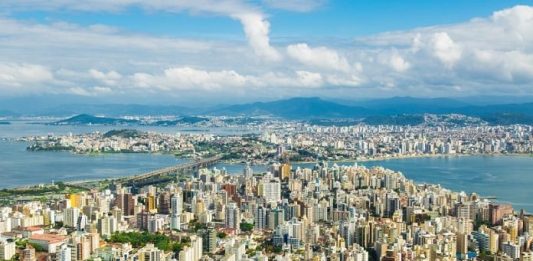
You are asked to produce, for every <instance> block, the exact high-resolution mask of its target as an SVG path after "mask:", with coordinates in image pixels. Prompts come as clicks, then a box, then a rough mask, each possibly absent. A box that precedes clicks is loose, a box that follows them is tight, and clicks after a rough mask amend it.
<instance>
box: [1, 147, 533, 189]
mask: <svg viewBox="0 0 533 261" xmlns="http://www.w3.org/2000/svg"><path fill="white" fill-rule="evenodd" d="M43 152H47V151H43ZM106 154H122V153H90V154H76V155H85V156H88V157H91V156H105V155H106ZM126 154H151V155H166V156H169V155H172V154H171V153H126ZM462 157H531V158H533V153H508V154H502V153H498V154H485V153H476V154H427V155H426V154H422V155H408V156H407V155H406V156H396V157H376V158H364V159H344V160H331V161H326V162H328V163H359V162H361V163H363V162H376V161H389V160H391V161H394V160H405V159H423V158H435V159H439V158H462ZM176 158H178V159H190V157H176ZM319 162H322V161H318V160H317V161H291V162H290V163H291V165H298V164H313V163H319ZM219 163H221V164H235V165H239V164H246V163H245V162H243V161H231V160H230V161H219ZM268 164H271V162H263V163H259V164H250V166H266V165H268ZM172 166H174V165H172ZM166 167H170V166H166ZM160 168H165V167H160ZM160 168H157V169H160ZM393 171H397V170H393ZM142 174H143V173H136V174H131V175H124V176H120V177H111V178H95V179H85V180H77V179H75V180H54V182H63V183H65V184H71V185H78V184H84V183H93V182H102V181H106V180H107V181H114V180H120V179H123V178H128V177H134V176H137V175H142ZM233 174H235V173H233ZM50 184H51V183H38V184H27V185H19V186H15V187H0V190H3V189H8V190H18V189H30V188H33V187H36V186H40V185H50ZM431 184H433V183H431Z"/></svg>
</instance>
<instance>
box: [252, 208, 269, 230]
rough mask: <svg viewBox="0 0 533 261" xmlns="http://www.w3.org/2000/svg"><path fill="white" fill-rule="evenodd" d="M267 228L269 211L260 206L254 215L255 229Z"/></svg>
mask: <svg viewBox="0 0 533 261" xmlns="http://www.w3.org/2000/svg"><path fill="white" fill-rule="evenodd" d="M265 228H267V210H266V208H265V207H263V206H258V207H257V208H256V210H255V215H254V229H255V230H263V229H265Z"/></svg>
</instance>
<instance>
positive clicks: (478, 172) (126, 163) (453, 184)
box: [0, 121, 533, 212]
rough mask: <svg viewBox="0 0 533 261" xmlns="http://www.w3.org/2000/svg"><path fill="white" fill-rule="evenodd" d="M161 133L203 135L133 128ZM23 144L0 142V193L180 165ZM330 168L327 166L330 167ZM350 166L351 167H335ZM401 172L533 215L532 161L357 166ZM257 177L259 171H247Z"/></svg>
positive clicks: (58, 130)
mask: <svg viewBox="0 0 533 261" xmlns="http://www.w3.org/2000/svg"><path fill="white" fill-rule="evenodd" d="M119 128H121V127H117V126H50V125H42V124H31V123H30V122H18V121H15V122H12V124H10V125H0V138H9V139H14V138H18V137H22V136H28V135H47V134H52V133H53V134H55V135H60V134H68V133H73V134H79V133H87V132H94V131H100V132H105V131H108V130H111V129H119ZM135 128H136V129H140V130H145V131H156V132H163V133H169V134H172V133H177V132H180V133H188V132H189V133H203V132H205V130H203V129H183V128H176V127H140V128H139V127H135ZM209 131H210V133H213V134H220V135H229V134H239V133H243V132H248V130H243V129H231V128H213V129H209ZM26 146H27V144H26V143H23V142H14V141H7V140H0V188H8V187H16V186H24V185H32V184H39V183H50V182H52V181H70V180H92V179H104V178H113V177H121V176H127V175H135V174H139V173H143V172H147V171H150V170H154V169H158V168H163V167H168V166H172V165H176V164H179V163H182V162H184V161H185V160H184V159H178V158H175V157H174V156H173V155H165V154H96V155H77V154H72V153H70V152H31V151H26V149H25V148H26ZM315 164H316V163H298V164H293V168H295V167H297V166H300V167H309V168H312V167H313V166H314V165H315ZM330 164H332V163H330ZM337 164H339V165H353V164H354V162H338V163H337ZM358 164H361V165H364V166H367V167H374V166H382V167H385V168H388V169H392V170H395V171H401V172H402V173H403V174H404V175H405V176H406V177H407V178H409V179H412V180H414V181H416V182H418V183H431V184H441V185H442V186H443V187H445V188H448V189H451V190H454V191H465V192H467V193H472V192H476V193H478V194H480V195H482V196H495V197H496V198H497V201H500V202H508V203H511V204H513V206H514V207H515V208H516V209H520V208H523V209H526V210H527V211H529V212H533V157H531V156H517V155H513V156H456V157H426V158H404V159H391V160H381V161H367V162H359V163H358ZM215 167H217V168H225V169H226V170H227V171H228V172H229V173H232V174H240V173H242V171H243V168H244V164H225V163H220V164H217V165H215ZM253 169H254V171H256V172H263V171H265V170H266V169H267V166H265V165H259V166H253Z"/></svg>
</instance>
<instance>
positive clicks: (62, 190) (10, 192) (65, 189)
mask: <svg viewBox="0 0 533 261" xmlns="http://www.w3.org/2000/svg"><path fill="white" fill-rule="evenodd" d="M82 191H87V189H86V188H83V187H78V186H74V185H66V184H64V183H63V182H57V183H56V184H55V185H48V186H42V187H40V186H35V187H30V188H23V189H7V188H5V189H2V190H0V198H7V197H14V196H43V195H46V194H54V195H57V194H68V193H78V192H82Z"/></svg>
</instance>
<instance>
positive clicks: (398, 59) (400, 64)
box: [389, 52, 411, 72]
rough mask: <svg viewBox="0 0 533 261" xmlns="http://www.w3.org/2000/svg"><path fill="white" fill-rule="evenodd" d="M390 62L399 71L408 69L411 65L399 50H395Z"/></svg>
mask: <svg viewBox="0 0 533 261" xmlns="http://www.w3.org/2000/svg"><path fill="white" fill-rule="evenodd" d="M389 64H390V66H391V67H392V69H394V70H395V71H397V72H405V71H407V70H408V69H409V68H410V67H411V65H410V64H409V62H407V61H406V60H405V59H404V58H403V57H402V56H401V55H400V54H398V52H394V53H393V54H392V55H391V56H390V59H389Z"/></svg>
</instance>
